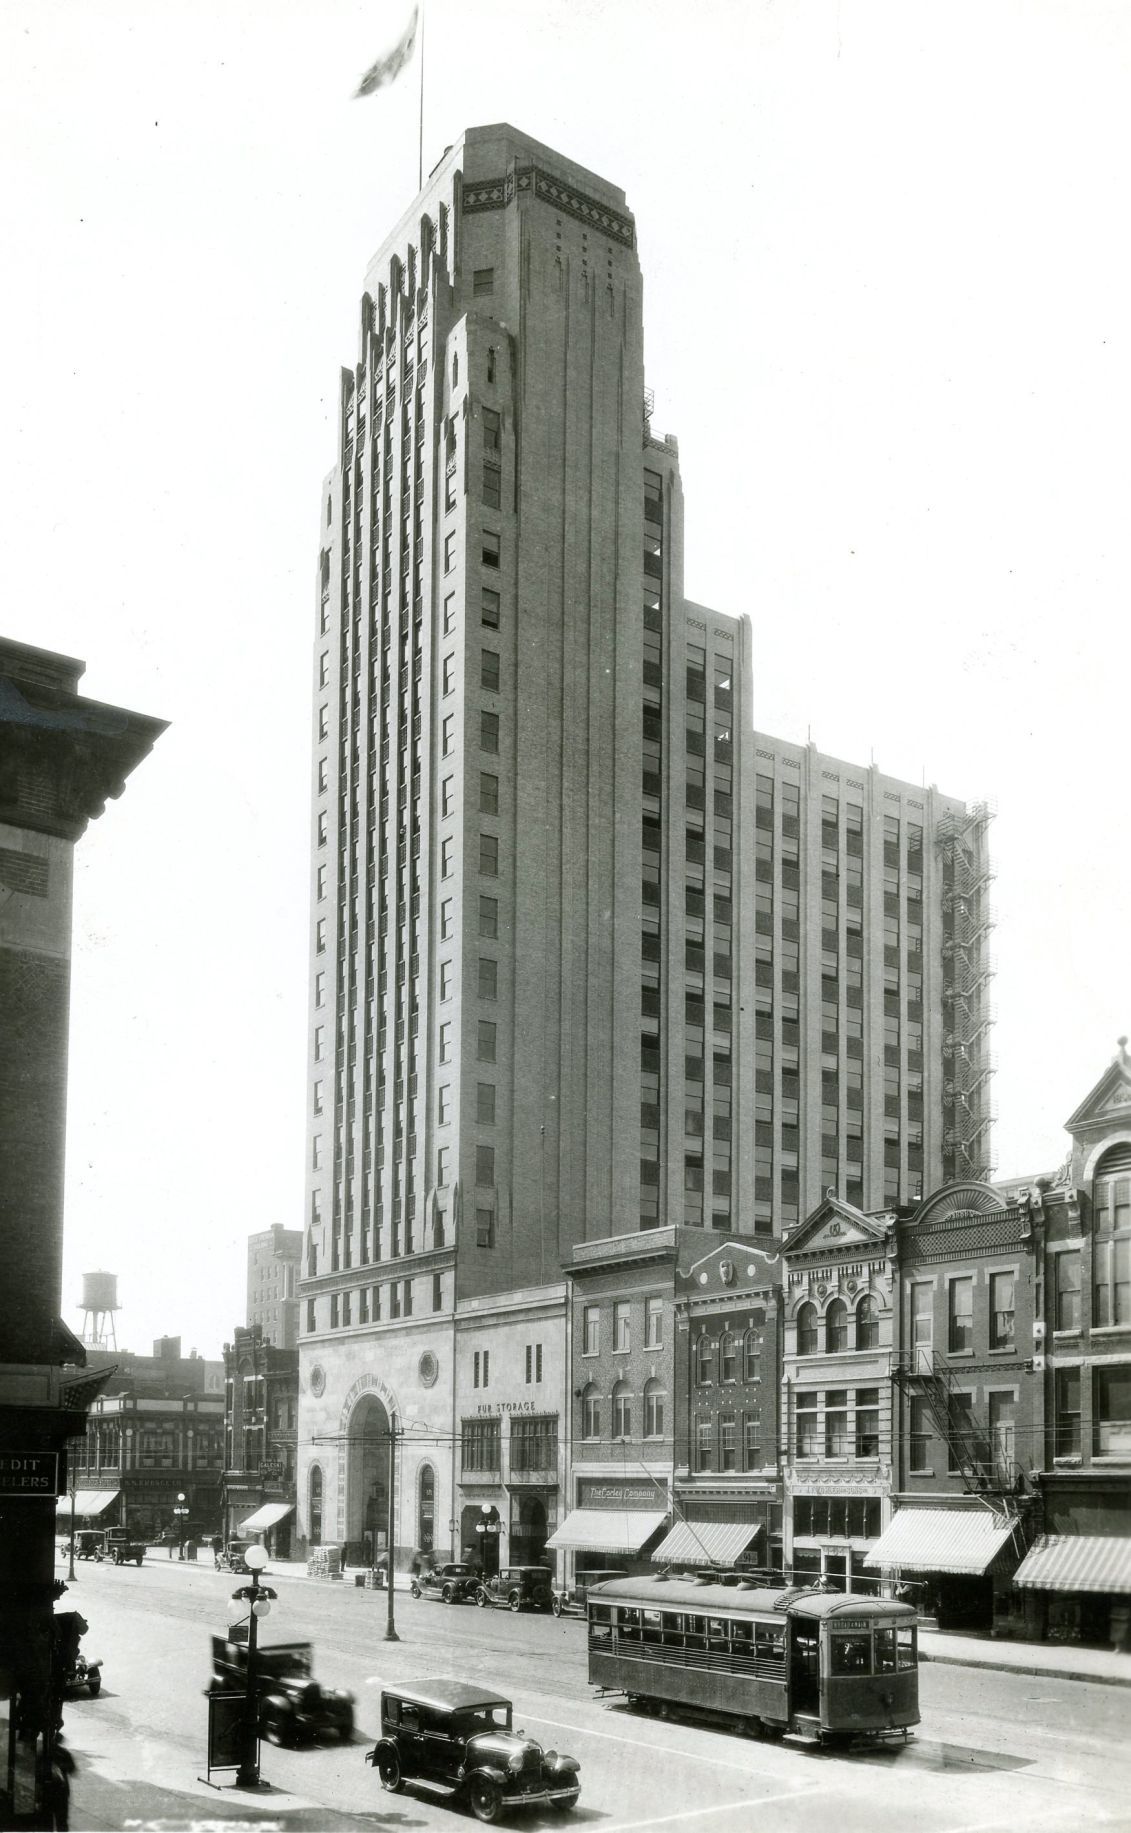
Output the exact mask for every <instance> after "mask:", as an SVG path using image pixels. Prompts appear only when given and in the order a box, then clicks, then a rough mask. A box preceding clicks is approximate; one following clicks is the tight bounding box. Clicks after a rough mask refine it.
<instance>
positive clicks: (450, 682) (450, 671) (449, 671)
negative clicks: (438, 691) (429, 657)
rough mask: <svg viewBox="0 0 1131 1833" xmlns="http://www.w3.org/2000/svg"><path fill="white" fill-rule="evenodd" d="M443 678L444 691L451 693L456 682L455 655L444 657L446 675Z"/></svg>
mask: <svg viewBox="0 0 1131 1833" xmlns="http://www.w3.org/2000/svg"><path fill="white" fill-rule="evenodd" d="M443 679H444V687H443V691H444V693H445V694H450V693H451V692H452V689H453V688H454V687H455V684H456V659H455V657H454V656H445V657H444V677H443Z"/></svg>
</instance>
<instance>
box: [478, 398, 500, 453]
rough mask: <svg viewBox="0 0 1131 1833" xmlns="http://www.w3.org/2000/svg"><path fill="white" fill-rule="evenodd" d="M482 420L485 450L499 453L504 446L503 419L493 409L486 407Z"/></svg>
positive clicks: (481, 416)
mask: <svg viewBox="0 0 1131 1833" xmlns="http://www.w3.org/2000/svg"><path fill="white" fill-rule="evenodd" d="M480 418H481V420H482V423H483V450H484V451H485V452H498V451H499V450H500V448H501V446H502V443H503V442H502V425H503V423H502V419H501V417H500V416H499V414H497V413H496V411H495V409H494V408H493V407H485V408H484V409H483V410H482V413H481V415H480Z"/></svg>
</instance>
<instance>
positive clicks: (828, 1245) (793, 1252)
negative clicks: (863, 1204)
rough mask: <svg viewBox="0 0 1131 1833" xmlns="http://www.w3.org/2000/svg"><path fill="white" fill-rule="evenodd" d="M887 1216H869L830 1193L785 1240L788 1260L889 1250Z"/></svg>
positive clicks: (783, 1250)
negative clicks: (799, 1257) (887, 1246)
mask: <svg viewBox="0 0 1131 1833" xmlns="http://www.w3.org/2000/svg"><path fill="white" fill-rule="evenodd" d="M889 1228H890V1224H889V1221H888V1219H887V1217H886V1216H879V1217H877V1216H866V1215H865V1214H864V1213H863V1211H862V1210H859V1209H854V1208H853V1206H852V1204H851V1203H845V1202H844V1201H843V1200H842V1199H841V1198H840V1197H835V1196H827V1197H825V1199H824V1201H823V1202H822V1203H819V1204H818V1205H817V1208H816V1209H815V1210H813V1211H812V1213H811V1214H810V1215H808V1216H806V1218H805V1220H804V1222H799V1223H798V1225H797V1227H796V1228H795V1229H793V1230H792V1232H791V1233H790V1234H789V1235H787V1236H786V1238H785V1240H784V1241H783V1242H782V1255H783V1257H784V1258H785V1259H787V1260H793V1259H796V1258H797V1257H798V1256H799V1255H804V1254H822V1255H827V1254H842V1253H843V1254H853V1255H857V1256H858V1255H860V1254H867V1255H874V1254H875V1253H876V1252H877V1251H878V1250H881V1251H882V1250H886V1245H887V1240H888V1233H889Z"/></svg>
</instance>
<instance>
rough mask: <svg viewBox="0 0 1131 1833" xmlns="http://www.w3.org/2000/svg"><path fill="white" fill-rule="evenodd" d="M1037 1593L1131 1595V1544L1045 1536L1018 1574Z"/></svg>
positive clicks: (1016, 1581)
mask: <svg viewBox="0 0 1131 1833" xmlns="http://www.w3.org/2000/svg"><path fill="white" fill-rule="evenodd" d="M1013 1582H1014V1584H1015V1585H1025V1586H1028V1587H1030V1588H1031V1589H1032V1590H1033V1591H1105V1592H1109V1593H1116V1592H1118V1593H1120V1594H1121V1595H1122V1596H1127V1595H1128V1594H1129V1593H1131V1540H1115V1539H1108V1538H1105V1537H1104V1536H1103V1535H1099V1534H1097V1535H1096V1536H1094V1537H1093V1536H1091V1535H1084V1534H1042V1536H1041V1538H1040V1539H1039V1540H1038V1541H1037V1544H1036V1545H1035V1546H1034V1547H1032V1548H1031V1549H1030V1551H1029V1552H1028V1553H1026V1555H1025V1557H1024V1559H1023V1560H1022V1561H1021V1564H1020V1565H1019V1566H1018V1568H1017V1571H1016V1572H1015V1574H1014V1577H1013Z"/></svg>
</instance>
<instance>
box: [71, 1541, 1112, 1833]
mask: <svg viewBox="0 0 1131 1833" xmlns="http://www.w3.org/2000/svg"><path fill="white" fill-rule="evenodd" d="M61 1569H62V1567H60V1570H61ZM78 1574H79V1579H78V1583H77V1584H76V1585H75V1587H74V1588H73V1590H72V1591H70V1592H69V1594H68V1596H67V1599H66V1604H67V1606H68V1607H69V1606H71V1605H72V1604H73V1605H75V1606H77V1607H78V1608H79V1609H81V1610H82V1612H83V1614H84V1616H86V1618H87V1620H88V1622H89V1623H90V1633H89V1635H88V1636H87V1638H86V1643H85V1645H84V1646H85V1648H86V1649H87V1651H88V1652H89V1653H91V1654H95V1655H101V1656H102V1657H103V1659H104V1661H105V1664H106V1667H105V1684H104V1688H103V1692H102V1694H101V1696H100V1697H99V1698H98V1699H96V1700H88V1699H82V1700H76V1701H73V1702H71V1703H70V1704H69V1705H68V1707H67V1714H66V1734H67V1739H68V1742H69V1743H70V1745H71V1748H72V1750H73V1751H74V1753H75V1755H76V1757H77V1759H78V1762H79V1772H78V1774H77V1776H76V1779H75V1785H74V1797H73V1798H74V1814H73V1819H72V1825H73V1827H75V1828H77V1829H83V1828H91V1829H100V1828H119V1829H126V1828H127V1827H130V1828H132V1827H153V1828H160V1829H174V1828H181V1827H190V1826H194V1827H202V1826H207V1825H208V1824H210V1823H211V1824H214V1823H218V1822H222V1823H223V1824H224V1825H225V1826H226V1827H229V1828H230V1827H231V1826H232V1825H233V1823H234V1822H237V1821H238V1822H239V1823H240V1824H242V1825H245V1826H252V1825H255V1826H261V1827H269V1828H272V1829H275V1828H278V1829H284V1828H285V1829H298V1828H309V1829H313V1830H317V1829H320V1828H324V1829H328V1830H329V1829H335V1830H336V1829H339V1828H340V1829H343V1830H344V1829H349V1828H361V1827H365V1828H385V1827H387V1828H392V1829H395V1830H397V1833H415V1830H416V1829H425V1828H444V1829H450V1830H454V1829H457V1828H464V1829H466V1828H467V1827H469V1826H470V1825H473V1824H475V1823H474V1822H473V1821H472V1820H471V1818H470V1815H469V1814H468V1813H466V1812H464V1811H462V1810H460V1809H459V1808H458V1807H457V1806H455V1805H454V1804H452V1803H451V1801H450V1799H449V1798H448V1797H445V1796H444V1795H442V1794H440V1793H437V1792H432V1791H428V1790H426V1789H424V1788H420V1789H419V1790H415V1791H414V1790H412V1789H407V1790H406V1791H405V1792H404V1793H403V1794H400V1795H395V1796H394V1795H388V1794H386V1793H385V1792H384V1791H383V1790H382V1789H381V1787H380V1784H379V1783H378V1781H377V1779H376V1777H375V1775H374V1773H373V1771H372V1770H371V1769H370V1768H369V1767H368V1765H366V1764H365V1762H364V1761H363V1757H364V1752H365V1750H366V1748H367V1747H368V1746H369V1744H371V1743H372V1741H373V1739H374V1737H375V1735H376V1726H377V1705H378V1701H377V1694H378V1690H379V1688H380V1685H381V1683H382V1682H396V1681H404V1680H409V1679H414V1678H424V1677H427V1676H430V1675H441V1674H443V1675H452V1676H459V1677H463V1678H468V1679H475V1680H482V1681H484V1682H486V1683H487V1684H489V1685H491V1686H493V1687H498V1688H499V1689H500V1690H501V1691H503V1692H505V1693H507V1694H508V1695H510V1697H512V1698H513V1700H514V1702H515V1712H516V1723H517V1724H519V1725H521V1726H523V1727H525V1729H526V1730H527V1731H528V1732H529V1733H530V1735H531V1736H533V1737H536V1738H538V1740H539V1741H540V1742H541V1743H543V1744H544V1745H546V1746H547V1747H551V1746H552V1747H554V1748H557V1749H559V1750H567V1751H569V1752H570V1753H571V1754H572V1755H574V1756H576V1757H577V1758H578V1759H579V1761H580V1764H581V1780H582V1791H581V1801H580V1804H579V1807H578V1809H577V1811H576V1812H575V1813H574V1814H573V1815H572V1816H570V1824H571V1825H572V1826H573V1827H574V1828H577V1829H579V1830H580V1829H581V1828H582V1827H589V1828H592V1829H593V1833H637V1830H639V1833H647V1830H648V1829H652V1828H657V1829H659V1828H664V1829H671V1830H672V1833H729V1830H730V1829H731V1828H734V1829H738V1828H743V1829H745V1828H749V1827H755V1826H766V1825H772V1827H773V1830H774V1833H823V1830H824V1829H826V1828H830V1827H835V1828H836V1830H837V1833H887V1829H889V1828H890V1829H891V1830H892V1833H896V1830H897V1829H898V1833H906V1830H907V1829H908V1828H914V1829H915V1833H991V1830H992V1829H995V1828H1011V1829H1012V1828H1014V1827H1018V1826H1020V1827H1023V1828H1024V1829H1025V1833H1030V1830H1033V1833H1079V1830H1080V1829H1082V1828H1088V1829H1091V1828H1101V1827H1112V1828H1127V1829H1131V1740H1128V1737H1127V1732H1128V1728H1129V1720H1131V1694H1129V1693H1128V1691H1126V1690H1124V1689H1123V1688H1115V1687H1104V1686H1097V1685H1091V1684H1085V1683H1080V1682H1072V1681H1065V1680H1050V1679H1046V1678H1041V1679H1038V1678H1036V1677H1033V1676H1029V1675H1024V1674H1005V1673H998V1672H992V1671H991V1672H983V1671H980V1670H979V1671H975V1670H971V1669H968V1668H956V1667H950V1666H947V1665H944V1664H942V1663H931V1664H929V1665H926V1666H924V1667H923V1669H922V1670H921V1685H920V1691H921V1701H920V1703H921V1709H922V1716H923V1722H922V1724H921V1726H920V1728H919V1731H918V1734H917V1735H916V1737H915V1738H914V1739H913V1740H912V1741H911V1743H909V1744H908V1745H907V1747H906V1748H900V1747H897V1748H883V1749H878V1750H875V1751H871V1752H865V1753H862V1754H853V1755H844V1754H834V1755H830V1754H825V1753H815V1752H813V1753H811V1752H808V1751H805V1750H801V1749H795V1748H793V1747H791V1746H789V1745H781V1744H772V1743H762V1742H758V1741H755V1740H751V1739H749V1738H745V1737H742V1736H739V1735H737V1734H732V1733H729V1732H726V1731H719V1730H713V1729H708V1728H706V1727H704V1726H702V1725H695V1724H689V1723H673V1722H671V1721H668V1722H667V1723H662V1722H660V1721H657V1720H655V1719H650V1718H646V1717H642V1716H639V1715H635V1714H632V1713H629V1712H628V1711H627V1710H626V1709H625V1708H624V1706H623V1704H622V1703H619V1702H616V1701H612V1700H609V1701H599V1700H596V1699H594V1698H593V1696H592V1695H591V1693H590V1691H589V1688H588V1686H587V1684H586V1678H585V1649H584V1630H583V1627H582V1624H581V1623H580V1622H579V1621H578V1620H576V1619H563V1620H561V1621H556V1620H555V1619H554V1618H552V1617H530V1616H526V1615H523V1616H521V1617H514V1616H511V1615H510V1613H509V1612H507V1611H491V1612H484V1611H480V1610H476V1609H474V1608H473V1607H471V1606H461V1607H456V1608H446V1607H445V1606H444V1605H442V1604H439V1603H433V1602H431V1601H428V1600H424V1599H421V1600H419V1601H416V1600H413V1599H411V1598H410V1597H409V1596H408V1595H407V1592H406V1593H404V1594H400V1593H398V1595H397V1600H396V1603H397V1611H396V1620H397V1627H398V1630H399V1633H400V1635H401V1638H402V1639H401V1640H400V1641H399V1642H396V1643H389V1642H386V1641H385V1640H384V1639H383V1636H384V1628H385V1612H386V1598H385V1594H384V1593H383V1592H361V1591H359V1590H357V1589H355V1588H354V1587H353V1586H352V1584H348V1585H346V1584H335V1585H330V1584H328V1583H324V1582H323V1583H320V1582H317V1581H313V1580H306V1579H305V1578H299V1577H290V1576H281V1577H280V1578H279V1579H278V1581H277V1589H278V1593H279V1596H278V1601H277V1603H276V1604H275V1606H274V1607H273V1613H272V1615H271V1616H270V1617H269V1618H268V1619H267V1620H266V1622H265V1623H264V1624H262V1625H261V1634H262V1636H263V1640H264V1641H267V1642H271V1641H285V1640H288V1639H290V1638H295V1639H301V1640H310V1641H312V1642H313V1644H314V1648H315V1664H314V1665H315V1673H316V1675H317V1677H318V1678H319V1679H321V1680H323V1681H324V1682H325V1683H326V1684H327V1685H335V1686H345V1687H349V1688H350V1689H351V1690H352V1691H353V1693H354V1694H355V1696H356V1700H357V1722H358V1735H357V1738H356V1739H355V1742H354V1743H353V1745H352V1746H347V1747H341V1746H326V1747H323V1748H320V1749H314V1750H302V1751H289V1750H278V1749H275V1748H273V1747H272V1746H270V1745H266V1744H265V1745H264V1746H263V1774H264V1777H265V1778H266V1779H267V1781H268V1782H269V1783H270V1784H271V1785H272V1786H271V1788H270V1790H269V1791H267V1792H265V1793H264V1794H263V1795H261V1796H254V1795H249V1794H247V1793H242V1792H238V1791H234V1790H232V1789H230V1788H225V1789H224V1790H223V1791H222V1792H220V1793H217V1792H215V1791H213V1790H209V1789H208V1788H207V1787H206V1786H204V1785H203V1784H201V1783H200V1782H199V1781H198V1777H200V1776H201V1775H203V1773H204V1767H205V1763H204V1755H205V1728H206V1705H205V1701H204V1698H203V1689H204V1688H205V1686H206V1685H207V1682H208V1678H209V1671H210V1668H209V1642H208V1638H209V1634H210V1633H211V1632H212V1631H213V1630H216V1629H220V1628H222V1627H223V1625H224V1621H225V1612H226V1609H227V1606H228V1599H229V1597H230V1594H231V1591H232V1589H233V1587H234V1585H235V1584H236V1583H238V1582H239V1581H237V1580H233V1579H232V1578H231V1576H230V1575H228V1574H226V1573H217V1572H215V1571H213V1570H212V1569H211V1568H210V1567H205V1566H193V1565H190V1564H187V1563H186V1564H184V1565H182V1564H180V1563H179V1562H167V1561H166V1560H165V1558H164V1557H163V1556H157V1555H151V1556H150V1557H149V1558H148V1559H147V1561H146V1564H145V1565H144V1566H142V1567H141V1568H140V1569H138V1568H136V1567H132V1566H129V1567H121V1568H118V1567H112V1566H108V1565H103V1566H91V1565H87V1564H80V1566H79V1568H78ZM222 1779H224V1780H227V1779H228V1778H222ZM519 1824H521V1825H524V1826H526V1827H529V1828H530V1829H531V1830H532V1833H536V1829H538V1828H541V1827H549V1826H558V1827H561V1826H562V1825H563V1821H562V1818H561V1816H560V1815H555V1814H552V1813H548V1814H547V1813H543V1814H536V1815H527V1816H525V1817H524V1818H523V1820H522V1821H521V1822H520V1823H519Z"/></svg>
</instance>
